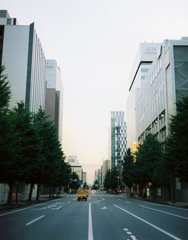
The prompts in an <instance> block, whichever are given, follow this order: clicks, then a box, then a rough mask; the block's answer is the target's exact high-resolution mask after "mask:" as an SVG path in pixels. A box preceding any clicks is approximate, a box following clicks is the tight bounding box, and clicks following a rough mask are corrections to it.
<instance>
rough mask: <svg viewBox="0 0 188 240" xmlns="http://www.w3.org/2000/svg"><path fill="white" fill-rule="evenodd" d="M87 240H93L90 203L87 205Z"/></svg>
mask: <svg viewBox="0 0 188 240" xmlns="http://www.w3.org/2000/svg"><path fill="white" fill-rule="evenodd" d="M88 240H93V227H92V217H91V203H89V229H88Z"/></svg>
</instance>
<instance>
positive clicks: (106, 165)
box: [103, 160, 111, 183]
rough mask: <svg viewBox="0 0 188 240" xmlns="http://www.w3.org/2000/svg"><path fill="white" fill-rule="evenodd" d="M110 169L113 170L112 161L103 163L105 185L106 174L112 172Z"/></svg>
mask: <svg viewBox="0 0 188 240" xmlns="http://www.w3.org/2000/svg"><path fill="white" fill-rule="evenodd" d="M110 168H111V163H110V160H105V161H104V162H103V183H104V179H105V176H106V173H107V171H108V170H110Z"/></svg>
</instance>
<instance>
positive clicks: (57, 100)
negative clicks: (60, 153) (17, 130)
mask: <svg viewBox="0 0 188 240" xmlns="http://www.w3.org/2000/svg"><path fill="white" fill-rule="evenodd" d="M46 81H47V89H46V105H45V111H46V115H50V116H51V117H50V120H54V121H55V126H56V127H57V135H58V138H59V141H60V142H61V144H62V135H63V83H62V80H61V70H60V68H59V67H58V65H57V62H56V60H53V59H51V60H50V59H48V60H47V61H46Z"/></svg>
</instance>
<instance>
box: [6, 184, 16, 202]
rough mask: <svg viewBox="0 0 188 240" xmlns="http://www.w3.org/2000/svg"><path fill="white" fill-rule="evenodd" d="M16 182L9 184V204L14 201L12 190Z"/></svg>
mask: <svg viewBox="0 0 188 240" xmlns="http://www.w3.org/2000/svg"><path fill="white" fill-rule="evenodd" d="M13 187H14V183H10V184H9V192H8V199H7V204H11V203H12V191H13Z"/></svg>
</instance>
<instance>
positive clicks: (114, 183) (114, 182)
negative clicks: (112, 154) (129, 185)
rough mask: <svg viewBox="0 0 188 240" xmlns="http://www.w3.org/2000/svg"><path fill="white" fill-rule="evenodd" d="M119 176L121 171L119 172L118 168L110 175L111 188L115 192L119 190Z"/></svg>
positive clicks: (113, 169)
mask: <svg viewBox="0 0 188 240" xmlns="http://www.w3.org/2000/svg"><path fill="white" fill-rule="evenodd" d="M118 176H119V171H118V169H117V167H114V168H112V170H111V174H110V187H111V188H112V189H113V190H115V189H116V188H118V185H119V179H118Z"/></svg>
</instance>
